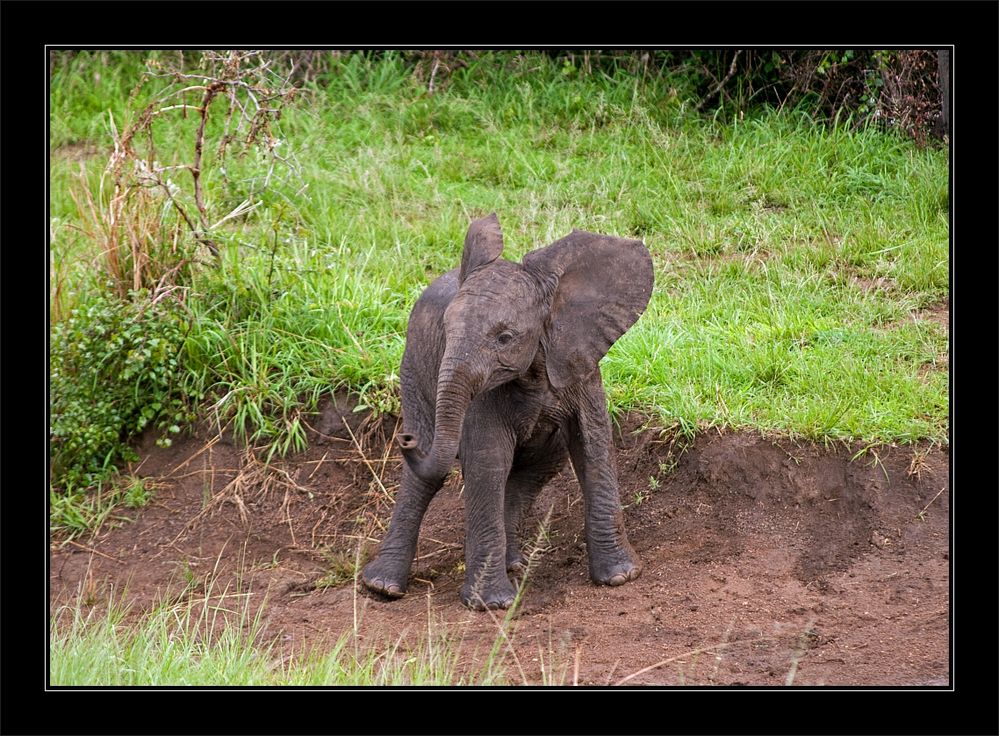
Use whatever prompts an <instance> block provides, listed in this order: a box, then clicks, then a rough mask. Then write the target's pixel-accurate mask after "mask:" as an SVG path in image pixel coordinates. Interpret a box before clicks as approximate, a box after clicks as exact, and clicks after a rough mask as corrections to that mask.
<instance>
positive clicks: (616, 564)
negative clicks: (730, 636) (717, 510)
mask: <svg viewBox="0 0 999 736" xmlns="http://www.w3.org/2000/svg"><path fill="white" fill-rule="evenodd" d="M594 376H595V378H594V379H593V380H590V381H587V382H586V384H584V385H583V386H581V387H580V389H581V390H580V394H579V403H578V406H577V410H576V412H575V416H574V417H573V419H572V420H571V421H570V422H569V423H568V425H567V426H566V441H567V444H568V446H569V456H570V457H571V458H572V466H573V469H574V470H575V471H576V477H577V478H578V479H579V484H580V485H581V486H582V490H583V503H584V514H585V527H586V550H587V555H588V557H589V562H590V578H591V579H592V580H593V582H595V583H601V584H604V585H622V584H624V583H626V582H628V581H629V580H634V579H635V578H637V577H638V576H639V575H640V574H641V571H642V568H641V565H640V563H639V560H638V555H636V554H635V551H634V550H633V549H632V547H631V544H630V543H629V542H628V536H627V534H626V533H625V530H624V514H623V513H622V510H621V492H620V489H619V486H618V480H617V467H616V463H615V460H614V444H613V441H612V438H611V423H610V416H609V415H608V413H607V401H606V399H605V397H604V390H603V382H602V381H601V378H600V373H599V372H596V373H594Z"/></svg>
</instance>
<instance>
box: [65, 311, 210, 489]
mask: <svg viewBox="0 0 999 736" xmlns="http://www.w3.org/2000/svg"><path fill="white" fill-rule="evenodd" d="M131 296H132V299H131V300H130V301H122V300H119V299H117V298H115V297H113V296H110V295H98V296H96V297H95V298H94V299H92V300H91V301H89V302H88V304H87V305H86V306H84V307H81V308H79V309H76V310H74V311H73V312H72V313H71V314H70V316H69V317H68V318H67V319H65V320H63V321H61V322H59V323H58V324H55V325H53V327H52V334H51V341H50V353H49V378H50V406H51V411H52V414H51V424H50V427H49V439H50V443H51V453H50V457H51V467H50V483H51V485H52V488H53V490H57V489H58V490H63V491H67V492H70V491H73V490H77V489H81V488H87V487H91V486H94V485H97V484H98V483H100V482H101V481H103V480H105V479H107V478H108V477H109V476H110V475H111V474H112V473H113V472H114V469H115V467H116V465H117V464H118V463H120V462H122V461H128V460H132V459H135V454H134V451H132V450H131V448H129V446H128V444H127V443H128V440H129V439H130V438H131V437H133V436H134V435H136V434H137V433H139V432H141V431H143V430H144V429H146V428H147V427H150V426H152V427H156V428H158V429H161V430H164V431H165V433H166V435H167V436H165V437H164V438H162V439H161V440H160V442H161V443H169V439H168V435H169V434H173V433H176V432H179V431H180V426H179V425H180V424H181V423H182V422H184V421H187V420H188V419H189V418H190V416H189V413H188V409H187V406H188V401H187V397H186V396H184V395H183V393H182V391H181V390H180V389H179V388H178V381H177V377H178V369H179V367H180V353H181V349H182V347H183V344H184V339H185V337H186V334H187V330H188V326H187V320H186V319H185V315H184V313H183V312H182V311H181V307H180V306H179V305H178V304H177V303H176V302H172V301H166V300H164V301H162V302H160V303H158V304H153V303H151V301H150V300H149V299H148V295H147V294H146V293H145V292H133V294H132V295H131Z"/></svg>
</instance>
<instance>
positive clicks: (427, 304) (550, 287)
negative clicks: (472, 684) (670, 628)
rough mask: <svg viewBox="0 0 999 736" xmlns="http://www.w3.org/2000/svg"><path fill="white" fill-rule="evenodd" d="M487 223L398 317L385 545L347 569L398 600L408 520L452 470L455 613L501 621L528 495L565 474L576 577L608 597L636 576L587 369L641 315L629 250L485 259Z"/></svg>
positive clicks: (498, 236)
mask: <svg viewBox="0 0 999 736" xmlns="http://www.w3.org/2000/svg"><path fill="white" fill-rule="evenodd" d="M502 250H503V236H502V233H501V232H500V226H499V221H498V220H497V218H496V215H495V214H492V215H490V216H489V217H485V218H482V219H480V220H476V221H475V222H473V223H472V225H471V227H470V228H469V230H468V236H467V237H466V239H465V248H464V252H463V254H462V258H461V268H459V269H455V270H454V271H449V272H448V273H446V274H444V275H443V276H441V277H440V278H438V279H437V280H436V281H434V282H433V283H432V284H431V285H430V286H429V287H428V288H427V289H426V291H424V293H423V295H422V296H421V297H420V299H419V300H418V301H417V303H416V305H415V306H414V307H413V311H412V313H411V315H410V319H409V329H408V332H407V336H406V351H405V354H404V355H403V359H402V370H401V382H402V406H403V432H402V433H401V434H400V435H399V444H400V446H401V448H402V453H403V457H404V458H405V461H406V462H405V464H404V467H403V475H402V483H401V486H400V488H399V492H398V495H397V498H396V505H395V510H394V512H393V514H392V521H391V523H390V525H389V530H388V533H387V534H386V536H385V539H384V540H383V541H382V544H381V548H380V550H379V552H378V556H377V557H376V558H375V559H374V560H372V561H371V562H369V563H368V564H367V565H366V566H365V568H364V571H363V575H362V578H363V581H364V584H365V585H366V586H367V587H368V588H370V589H371V590H374V591H377V592H379V593H382V594H384V595H387V596H390V597H399V596H402V595H403V594H404V593H405V592H406V587H407V582H408V578H409V569H410V565H411V564H412V562H413V555H414V554H415V550H416V540H417V535H418V533H419V529H420V524H421V522H422V520H423V514H424V512H425V511H426V509H427V505H428V504H429V503H430V499H431V498H433V496H434V494H435V493H437V491H438V490H439V489H440V487H441V485H442V484H443V482H444V479H445V477H446V476H447V474H448V473H449V471H450V470H451V467H452V465H453V463H454V460H455V457H456V456H459V457H460V458H461V469H462V473H463V475H464V481H465V517H466V519H465V521H466V527H465V567H466V578H465V583H464V585H463V587H462V589H461V593H460V595H461V600H462V601H463V602H464V603H465V604H466V605H467V606H470V607H472V608H476V609H480V610H481V609H484V608H507V607H509V606H510V605H511V604H512V603H513V600H514V587H513V585H512V584H511V582H510V578H509V577H508V574H507V573H508V571H514V572H517V571H520V570H521V569H522V566H523V564H524V562H523V559H522V557H521V554H520V551H519V549H518V525H519V523H520V519H521V516H522V514H523V512H524V511H525V510H526V509H527V508H528V507H529V506H530V505H531V503H532V502H533V500H534V498H535V497H536V496H537V494H538V492H539V491H540V490H541V488H542V486H543V485H544V484H545V483H546V482H547V481H548V480H550V479H551V478H552V477H553V476H554V475H555V474H556V473H557V472H558V471H559V470H560V469H561V468H562V467H563V466H564V464H565V461H566V459H567V458H568V459H570V460H571V461H572V466H573V468H574V469H575V471H576V477H577V478H578V479H579V482H580V485H581V486H582V491H583V500H584V509H585V519H586V521H585V526H586V543H587V551H588V554H589V566H590V577H591V578H592V579H593V581H594V582H596V583H602V584H606V585H621V584H623V583H625V582H627V581H629V580H634V579H635V578H637V577H638V575H639V573H640V572H641V568H640V566H639V561H638V558H637V556H636V555H635V553H634V551H633V550H632V548H631V545H630V544H629V543H628V539H627V537H626V535H625V531H624V521H623V516H622V513H621V503H620V498H619V491H618V481H617V471H616V467H615V462H614V455H613V446H612V442H611V425H610V418H609V416H608V414H607V405H606V399H605V398H604V390H603V383H602V381H601V377H600V370H599V368H598V367H597V362H598V361H599V360H600V358H602V357H603V356H604V355H605V354H606V353H607V351H608V350H609V349H610V346H611V345H613V344H614V341H615V340H617V339H618V338H619V337H620V336H621V335H622V334H623V333H624V332H625V331H626V330H627V329H628V328H629V327H630V326H631V325H632V324H633V323H634V322H635V320H637V319H638V317H639V315H640V314H641V313H642V312H643V311H644V310H645V307H646V305H647V304H648V301H649V296H650V295H651V293H652V280H653V279H652V261H651V258H650V257H649V252H648V251H647V250H646V248H645V246H644V245H643V244H642V242H641V241H638V240H624V239H621V238H614V237H609V236H606V235H596V234H594V233H587V232H582V231H579V230H574V231H573V232H572V233H571V234H569V235H568V236H566V237H565V238H562V239H561V240H559V241H556V242H555V243H553V244H551V245H549V246H548V247H546V248H541V249H539V250H536V251H534V252H532V253H528V254H527V255H526V256H524V259H523V262H522V263H519V264H518V263H512V262H510V261H506V260H503V259H501V258H499V255H500V252H501V251H502Z"/></svg>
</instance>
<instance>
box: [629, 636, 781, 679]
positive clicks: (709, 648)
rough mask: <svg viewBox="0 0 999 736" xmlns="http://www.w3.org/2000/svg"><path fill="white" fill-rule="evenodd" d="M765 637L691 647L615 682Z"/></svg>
mask: <svg viewBox="0 0 999 736" xmlns="http://www.w3.org/2000/svg"><path fill="white" fill-rule="evenodd" d="M764 638H766V637H762V636H758V637H756V638H753V639H739V640H737V641H723V642H719V643H718V644H712V645H711V646H707V647H698V648H697V649H691V650H690V651H689V652H683V653H682V654H677V655H676V656H674V657H669V658H667V659H664V660H662V661H660V662H656V663H655V664H650V665H649V666H648V667H643V668H642V669H640V670H638V671H637V672H632V673H631V674H630V675H628V676H627V677H622V678H621V679H620V680H618V681H617V682H615V683H614V684H615V685H624V684H625V683H626V682H628V681H630V680H634V679H635V678H636V677H641V676H642V675H644V674H645V673H646V672H651V671H652V670H654V669H658V668H659V667H662V666H663V665H665V664H669V663H670V662H676V661H677V660H679V659H683V658H684V657H692V656H694V655H695V654H703V653H704V652H713V651H715V650H716V649H724V648H725V647H730V646H735V645H736V644H752V643H753V642H757V641H762V640H763V639H764Z"/></svg>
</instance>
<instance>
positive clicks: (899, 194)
mask: <svg viewBox="0 0 999 736" xmlns="http://www.w3.org/2000/svg"><path fill="white" fill-rule="evenodd" d="M501 66H502V65H500V64H499V63H497V62H496V61H495V60H490V59H486V60H484V61H482V62H481V63H478V64H473V65H472V66H471V67H470V68H466V69H462V70H459V71H458V72H456V73H455V74H454V75H453V76H452V77H451V79H450V81H449V83H448V84H447V86H445V87H444V88H443V89H442V90H440V91H438V92H437V94H435V95H433V96H428V95H427V94H426V93H425V89H424V88H423V87H422V86H421V85H420V84H418V83H417V82H415V81H414V79H413V77H412V75H411V74H410V73H409V72H408V70H407V69H406V68H405V66H404V65H403V63H402V62H401V60H399V59H392V58H389V59H386V60H382V61H380V62H375V63H372V62H368V61H365V60H363V59H361V58H360V57H356V56H354V57H346V58H344V59H343V60H341V62H340V63H339V65H338V66H334V67H333V68H332V70H331V72H330V73H329V74H328V75H326V77H325V78H323V79H321V80H320V82H321V84H320V85H319V86H311V87H310V88H309V89H307V90H306V94H305V95H303V99H304V100H305V103H304V104H299V105H297V106H296V107H295V108H293V109H290V110H289V111H288V112H287V113H286V115H285V116H284V118H283V120H282V124H281V132H282V135H283V137H284V139H285V141H286V142H287V145H288V147H289V149H291V150H293V151H294V152H295V153H296V155H297V161H298V162H299V164H300V167H301V168H300V174H301V175H300V177H290V178H288V179H287V180H284V181H280V182H278V183H277V185H276V186H274V187H272V190H271V191H269V192H267V193H266V194H265V195H264V196H263V205H262V206H261V207H259V208H258V209H256V210H255V211H254V212H253V213H252V214H251V215H249V216H248V217H246V218H244V220H243V221H242V222H241V223H239V224H238V225H237V226H235V227H231V228H229V229H227V230H226V231H225V232H224V233H223V235H222V239H223V240H224V241H226V242H227V243H228V246H229V247H228V250H227V253H226V258H225V264H224V267H223V269H221V270H220V271H218V272H217V273H211V274H205V275H204V277H203V278H202V280H201V282H200V283H199V284H197V285H196V289H195V292H196V293H195V295H194V298H193V299H192V307H193V309H194V310H195V312H196V313H197V315H198V317H199V320H198V322H197V325H196V327H195V329H194V330H193V331H192V334H191V337H190V341H189V351H188V355H187V358H188V365H189V366H190V368H191V375H190V381H191V384H192V385H193V386H196V387H198V388H202V389H209V390H210V391H211V392H213V393H214V395H215V397H216V398H218V399H220V402H219V404H218V406H219V408H220V410H221V411H222V412H224V413H225V412H228V413H229V414H230V415H232V416H236V417H237V419H238V420H239V422H238V423H239V425H240V426H242V427H244V428H246V429H247V430H248V431H249V432H250V433H251V434H252V433H253V432H254V431H257V430H260V434H259V436H261V437H278V438H280V439H281V440H282V444H281V445H280V448H281V449H285V448H286V447H290V446H294V445H295V443H296V442H300V441H301V433H300V425H298V424H297V419H298V416H299V413H300V411H301V410H302V409H303V408H305V409H308V408H311V406H313V405H314V401H315V400H316V398H317V397H318V396H319V395H321V394H322V392H324V391H326V390H328V389H329V388H330V387H331V386H332V385H334V384H338V383H339V384H344V385H348V386H350V387H351V388H353V389H355V390H362V391H363V392H364V394H365V396H366V398H367V401H368V403H369V404H371V405H373V406H375V407H376V408H380V409H392V408H395V407H396V406H397V402H396V398H395V393H394V392H395V388H396V386H397V377H396V373H397V370H398V365H399V361H400V358H401V354H402V350H403V347H404V342H403V335H404V330H405V324H406V317H407V313H408V309H409V307H410V306H411V304H412V302H413V301H414V300H415V298H416V296H417V295H418V294H419V291H420V290H421V288H423V286H425V285H426V284H427V283H428V282H429V281H430V280H431V279H432V278H433V277H434V276H435V275H437V274H439V273H441V272H443V271H444V270H447V269H449V268H452V267H453V266H454V265H456V264H457V262H458V259H459V257H460V248H461V243H462V240H463V234H464V229H465V227H466V226H467V223H468V221H469V220H470V219H471V218H473V217H475V216H478V215H481V214H484V213H487V212H490V211H494V210H495V211H496V212H497V213H499V215H500V220H501V223H502V224H503V227H504V232H505V236H506V243H507V245H506V252H505V255H506V257H508V258H511V259H516V258H519V257H520V256H521V255H522V254H523V253H525V252H527V251H528V250H531V249H533V248H535V247H538V246H541V245H544V244H546V243H548V242H550V241H552V240H554V239H556V238H558V237H560V236H561V235H563V234H565V233H566V232H568V231H569V230H570V229H571V228H573V227H579V228H583V229H590V230H596V231H601V232H606V233H614V234H620V235H626V236H635V237H641V238H642V239H644V240H645V242H646V244H647V245H648V246H649V248H650V250H651V251H652V253H653V256H654V259H655V263H656V274H657V284H656V290H655V293H654V295H653V299H652V302H651V304H650V306H649V309H648V311H647V313H646V314H645V316H644V317H643V318H642V319H641V320H640V321H639V323H638V324H637V325H636V327H635V328H633V329H632V330H631V331H630V332H629V333H628V334H627V335H626V336H625V337H624V338H623V339H622V340H621V341H620V342H619V343H618V344H617V345H616V346H615V348H614V349H613V350H612V351H611V354H610V355H609V356H608V357H607V358H606V359H605V361H604V363H603V368H604V377H605V381H606V383H607V384H608V386H609V395H610V398H611V402H612V406H613V408H614V409H615V410H621V409H632V408H636V409H640V410H644V411H647V412H649V413H651V414H652V415H654V416H657V417H659V421H661V422H663V423H667V424H673V423H678V424H680V425H681V426H683V427H685V428H689V429H691V430H693V429H694V428H697V427H704V426H710V425H723V426H734V427H760V428H765V429H773V430H777V431H781V432H787V433H796V434H801V435H804V436H808V437H813V438H816V439H827V438H858V439H863V440H870V441H894V440H901V441H909V440H915V439H919V438H931V439H934V440H938V441H945V437H946V427H947V380H948V379H947V374H946V372H945V371H944V370H926V366H928V365H933V364H936V363H939V359H940V356H941V355H943V354H945V353H946V350H947V348H946V345H947V337H946V334H945V330H944V329H943V328H942V327H941V326H940V325H939V324H936V323H934V322H932V321H929V320H927V319H924V318H923V317H922V316H921V312H920V310H921V309H924V308H926V307H927V306H929V305H933V304H935V303H937V302H940V301H941V300H942V299H944V298H945V297H946V295H947V279H948V262H947V258H948V257H947V239H948V225H947V159H946V153H945V151H940V150H928V149H926V150H919V149H917V148H916V147H915V146H914V145H913V144H912V143H911V142H908V141H903V140H900V139H898V138H896V137H894V136H892V135H890V134H884V133H881V132H877V131H873V130H851V129H850V128H849V127H848V126H840V127H837V128H834V129H829V128H826V127H820V126H818V125H816V124H814V123H813V122H812V121H811V120H809V119H808V118H807V117H805V116H802V115H798V114H795V113H793V112H784V113H781V114H776V113H762V114H760V115H757V116H754V117H748V118H746V119H744V120H739V121H736V122H734V123H732V124H727V125H723V124H720V123H715V122H712V121H703V120H701V119H697V118H693V117H691V116H690V115H689V113H688V112H687V111H686V107H687V106H685V104H684V103H683V90H682V86H681V87H680V90H679V92H678V90H677V89H676V85H677V84H678V83H677V81H676V80H669V79H660V78H647V79H645V80H642V79H638V78H635V77H633V76H631V75H628V74H625V73H620V74H616V75H613V76H607V75H605V74H602V73H595V74H593V75H591V76H586V77H583V78H579V79H577V78H575V76H566V75H564V74H562V73H561V68H560V67H559V66H558V65H557V64H556V63H555V62H553V61H550V60H547V59H543V58H539V57H530V58H527V59H520V60H511V59H507V60H506V61H505V67H506V68H505V69H503V68H501ZM95 68H96V65H95V64H94V61H93V60H89V62H88V60H86V59H82V60H79V59H78V60H77V61H76V62H75V66H70V67H69V68H68V69H65V70H64V71H63V72H61V73H60V74H57V75H56V76H55V77H54V79H53V96H52V100H53V125H52V142H53V145H54V146H58V145H61V144H65V143H67V142H70V141H91V142H94V143H96V144H97V145H101V146H106V143H107V141H106V139H105V138H102V135H101V131H102V125H103V126H105V127H106V122H102V121H106V119H107V112H106V110H107V109H108V108H110V109H114V110H116V113H115V114H116V116H118V117H121V116H124V115H125V114H126V112H125V110H127V108H128V105H127V103H126V99H125V98H126V96H127V91H128V90H129V89H130V88H131V85H132V82H133V81H134V79H135V77H136V73H137V71H138V69H139V65H138V64H137V63H134V60H132V59H129V58H125V57H120V56H119V57H114V58H113V59H112V60H111V61H110V62H107V61H106V59H105V64H104V66H102V67H100V68H99V69H98V70H97V71H95ZM95 73H100V74H101V75H102V76H101V79H102V80H105V81H103V82H102V84H101V85H99V86H98V88H97V89H98V90H99V91H100V92H101V93H102V94H104V95H106V99H105V98H95V95H96V92H94V91H93V90H91V89H90V88H89V87H88V86H87V85H86V84H84V83H83V82H81V80H84V81H85V80H86V79H87V78H88V77H87V75H92V74H95ZM107 80H110V81H107ZM82 88H86V89H88V93H87V94H86V95H83V96H82V97H81V96H78V92H79V90H80V89H82ZM193 124H194V123H193V122H192V121H191V120H187V121H183V120H180V119H179V118H178V119H177V120H176V121H174V122H172V123H170V124H164V125H163V126H162V127H161V128H159V129H158V133H159V134H160V135H161V143H160V153H161V155H162V156H163V158H164V159H168V158H169V156H170V155H171V154H170V151H171V150H178V151H185V152H186V150H187V148H189V147H190V141H191V140H192V126H193ZM78 166H79V164H78V163H77V162H76V161H71V160H65V159H63V158H61V157H59V156H56V157H55V158H54V161H53V168H52V173H53V181H52V186H53V194H52V205H53V214H54V215H55V216H56V217H57V218H58V219H57V220H56V223H57V224H56V231H57V238H56V241H57V246H56V248H55V249H54V250H55V258H56V260H57V261H59V263H60V265H62V266H63V268H65V269H66V272H67V273H72V272H73V271H72V267H73V264H82V263H84V262H86V258H85V257H84V253H85V252H86V250H87V249H88V248H92V246H90V245H89V244H87V243H86V242H83V241H81V239H80V238H79V237H76V236H74V234H73V233H72V230H71V228H70V227H68V226H67V223H72V222H73V221H74V218H76V217H77V214H76V209H75V206H74V204H73V202H72V200H71V198H70V197H69V196H68V194H67V188H68V185H69V182H70V178H71V176H70V172H72V171H75V169H76V168H77V167H78ZM86 166H87V167H88V168H89V169H90V170H91V171H92V172H97V171H99V169H100V167H101V161H100V160H99V159H91V160H90V161H88V162H87V164H86ZM261 171H262V163H261V162H259V161H253V160H244V161H241V162H234V163H233V164H232V165H231V169H230V172H229V183H224V182H223V181H222V179H221V177H220V176H219V174H218V172H217V171H212V172H209V173H208V174H207V184H208V191H209V197H210V199H211V201H213V202H214V203H215V204H216V206H217V207H218V209H219V211H220V212H223V213H224V212H227V211H228V210H229V209H231V207H232V206H234V205H235V204H236V203H237V202H238V201H240V199H242V197H243V196H245V194H246V192H247V191H248V186H249V185H248V184H247V182H249V181H251V180H252V179H253V177H259V176H260V174H261ZM95 180H96V176H95V175H92V181H95ZM241 182H242V183H241ZM303 185H306V186H305V189H304V191H300V189H301V187H302V186H303ZM63 254H65V255H63ZM90 257H91V258H92V256H90ZM67 281H70V282H71V283H73V282H75V279H74V278H71V277H69V276H67ZM81 298H85V297H81ZM938 367H939V366H938ZM303 397H304V403H303Z"/></svg>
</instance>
